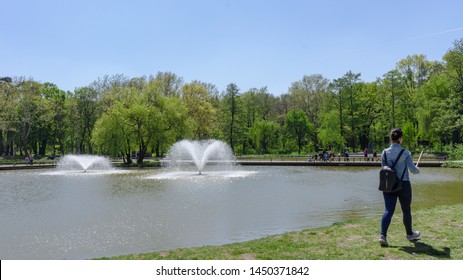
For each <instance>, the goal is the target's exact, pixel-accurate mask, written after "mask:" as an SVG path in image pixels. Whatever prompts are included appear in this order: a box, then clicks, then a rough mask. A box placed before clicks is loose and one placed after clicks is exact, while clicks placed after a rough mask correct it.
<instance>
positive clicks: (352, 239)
mask: <svg viewBox="0 0 463 280" xmlns="http://www.w3.org/2000/svg"><path fill="white" fill-rule="evenodd" d="M398 208H399V209H397V212H396V214H395V215H394V218H393V219H392V223H391V227H390V228H389V232H388V242H389V245H390V246H389V247H387V248H382V247H381V246H380V245H379V242H378V238H379V226H380V219H381V217H380V216H378V217H375V218H371V217H370V218H363V219H359V220H352V221H347V222H342V223H335V224H333V225H332V226H329V227H323V228H317V229H308V230H303V231H300V232H290V233H285V234H280V235H275V236H270V237H265V238H261V239H257V240H252V241H248V242H242V243H233V244H227V245H223V246H204V247H198V248H184V249H175V250H170V251H161V252H153V253H144V254H135V255H126V256H119V257H114V258H112V259H129V260H144V259H164V260H228V259H232V260H235V259H264V260H274V259H277V260H284V259H287V260H297V259H311V260H360V259H363V260H386V259H394V260H396V259H398V260H437V259H444V260H455V259H456V260H463V234H462V233H463V204H458V205H450V206H438V207H435V208H430V209H422V210H419V211H415V212H413V222H414V225H415V228H416V229H418V230H420V231H421V232H422V239H421V240H420V241H417V242H410V241H408V240H406V239H405V230H404V227H403V224H402V216H401V214H399V213H400V207H398Z"/></svg>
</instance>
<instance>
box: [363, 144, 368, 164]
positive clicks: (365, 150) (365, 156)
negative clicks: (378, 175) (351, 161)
mask: <svg viewBox="0 0 463 280" xmlns="http://www.w3.org/2000/svg"><path fill="white" fill-rule="evenodd" d="M363 157H364V158H365V161H368V150H367V148H366V147H365V149H364V150H363Z"/></svg>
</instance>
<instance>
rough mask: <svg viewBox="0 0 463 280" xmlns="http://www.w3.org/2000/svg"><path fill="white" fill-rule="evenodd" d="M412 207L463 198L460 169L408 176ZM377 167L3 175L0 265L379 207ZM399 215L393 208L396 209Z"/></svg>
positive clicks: (218, 239) (164, 243)
mask: <svg viewBox="0 0 463 280" xmlns="http://www.w3.org/2000/svg"><path fill="white" fill-rule="evenodd" d="M411 178H412V186H413V192H414V193H413V195H414V197H413V204H412V207H413V209H417V208H423V207H431V206H434V205H441V204H454V203H462V202H463V183H462V181H463V170H461V169H444V168H422V173H421V174H419V175H411ZM377 182H378V169H377V168H367V167H360V168H358V167H323V168H321V167H271V166H266V167H258V166H255V167H235V168H234V169H233V170H228V171H226V172H221V171H213V170H211V171H204V172H203V175H202V176H198V175H196V173H195V172H191V173H190V172H174V171H171V170H168V169H165V168H162V169H141V170H113V171H108V172H95V173H92V172H86V173H77V172H74V173H72V172H62V171H57V170H53V169H50V170H46V171H44V170H21V171H19V170H18V171H3V172H1V173H0V224H1V227H0V259H87V258H93V257H103V256H115V255H123V254H129V253H141V252H149V251H160V250H167V249H173V248H180V247H194V246H203V245H220V244H226V243H232V242H240V241H246V240H251V239H256V238H260V237H263V236H268V235H273V234H279V233H283V232H288V231H297V230H302V229H306V228H314V227H320V226H327V225H330V224H332V223H334V222H337V221H343V220H346V219H351V218H357V217H366V216H377V217H378V231H379V223H380V216H381V213H382V211H383V201H382V195H381V193H380V192H379V191H378V190H377ZM398 211H400V210H398Z"/></svg>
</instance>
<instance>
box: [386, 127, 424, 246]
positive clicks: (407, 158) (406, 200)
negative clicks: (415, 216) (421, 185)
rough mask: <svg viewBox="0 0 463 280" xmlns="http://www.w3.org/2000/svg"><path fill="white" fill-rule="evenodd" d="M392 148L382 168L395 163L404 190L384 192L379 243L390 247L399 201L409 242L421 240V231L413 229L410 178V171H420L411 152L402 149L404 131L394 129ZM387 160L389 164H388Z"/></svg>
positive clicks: (391, 134) (387, 152)
mask: <svg viewBox="0 0 463 280" xmlns="http://www.w3.org/2000/svg"><path fill="white" fill-rule="evenodd" d="M389 137H390V140H391V146H389V148H387V149H385V150H384V151H383V153H382V157H381V158H382V160H381V166H386V165H387V166H392V165H393V164H394V162H396V161H397V163H396V164H395V167H394V169H395V170H397V174H400V175H399V176H400V177H402V174H403V179H402V189H401V190H399V191H397V192H393V193H388V192H383V197H384V204H385V211H384V213H383V216H382V218H381V236H380V238H379V243H380V244H381V246H389V244H388V242H387V231H388V229H389V225H390V224H391V220H392V216H393V215H394V211H395V207H396V204H397V199H399V202H400V206H401V208H402V213H403V224H404V226H405V231H406V238H407V240H410V241H413V240H417V239H420V238H421V234H420V232H419V231H414V230H413V228H412V214H411V203H412V186H411V184H410V176H409V173H408V170H410V171H411V172H412V173H414V174H418V173H420V169H419V168H418V167H417V166H415V164H414V163H413V158H412V155H411V153H410V151H409V150H407V149H404V148H402V146H401V144H402V141H403V133H402V129H400V128H394V129H392V130H391V133H390V136H389ZM402 149H404V152H403V153H402V155H401V156H400V158H398V157H399V153H400V151H401V150H402ZM386 158H387V162H386Z"/></svg>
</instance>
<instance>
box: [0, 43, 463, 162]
mask: <svg viewBox="0 0 463 280" xmlns="http://www.w3.org/2000/svg"><path fill="white" fill-rule="evenodd" d="M0 108H1V111H0V155H4V156H17V155H20V156H24V155H28V154H35V155H42V156H43V155H48V154H53V155H63V154H67V153H77V154H84V153H88V154H103V155H108V156H113V157H122V158H123V159H124V162H126V163H131V162H132V155H133V153H134V152H136V153H137V155H139V156H138V157H137V161H138V163H142V162H143V160H144V157H145V156H146V155H154V156H164V155H165V153H166V151H167V150H168V148H169V147H170V146H171V145H172V144H173V143H175V142H176V141H178V140H180V139H184V138H187V139H208V138H214V139H220V140H223V141H225V142H226V143H228V144H229V145H230V147H231V148H232V150H233V151H234V152H235V154H237V155H247V154H268V153H273V154H275V153H279V154H291V153H298V154H307V153H312V152H318V151H319V150H322V149H330V150H334V151H341V150H342V149H343V148H344V147H348V148H349V150H350V151H352V152H356V151H359V150H363V149H364V148H367V149H369V150H374V149H376V150H381V149H382V148H384V147H385V146H386V145H387V143H388V138H387V137H388V133H389V131H390V129H391V128H392V127H402V128H403V130H404V133H405V135H407V137H406V139H405V143H404V144H405V145H406V146H408V147H416V146H417V145H422V146H426V147H434V148H436V147H440V149H441V150H442V149H444V148H445V147H453V146H454V145H457V144H460V143H461V141H462V140H461V135H462V132H463V39H459V40H456V41H455V42H454V43H453V46H452V47H451V48H450V49H449V50H448V51H447V52H446V53H445V54H444V55H443V59H442V61H429V60H427V58H426V56H425V55H423V54H419V55H410V56H407V57H406V58H404V59H402V60H400V61H399V62H397V64H396V67H395V68H394V69H392V70H390V71H389V72H387V73H386V74H384V75H383V76H382V77H380V78H377V80H376V81H373V82H365V81H363V80H362V79H361V74H360V73H353V72H352V71H348V72H347V73H346V74H344V75H343V76H342V77H340V78H337V79H334V80H331V81H330V80H328V79H327V78H325V77H324V76H323V75H321V74H312V75H306V76H303V77H302V79H301V80H299V81H295V82H293V83H292V84H291V85H290V87H289V88H288V92H287V93H285V94H282V95H280V96H275V95H273V94H272V93H270V92H269V91H268V89H267V88H266V87H262V88H251V89H249V90H246V91H242V90H241V89H240V88H239V87H238V85H236V84H235V83H230V84H229V85H228V86H227V88H226V90H224V91H222V92H220V91H219V90H218V89H217V87H216V86H215V85H214V84H210V83H206V82H202V81H191V82H185V81H183V79H182V78H181V77H179V76H177V75H176V74H175V73H171V72H159V73H157V74H156V75H150V76H143V77H135V78H130V77H127V76H126V75H112V76H104V77H102V78H98V79H97V80H96V81H94V82H93V83H91V84H90V85H88V86H84V87H79V88H76V89H75V90H74V91H73V92H70V91H63V90H61V89H59V88H58V87H57V86H56V85H54V84H52V83H48V82H45V83H41V82H37V81H34V80H33V79H31V78H24V77H19V78H17V77H15V78H11V77H1V78H0Z"/></svg>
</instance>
